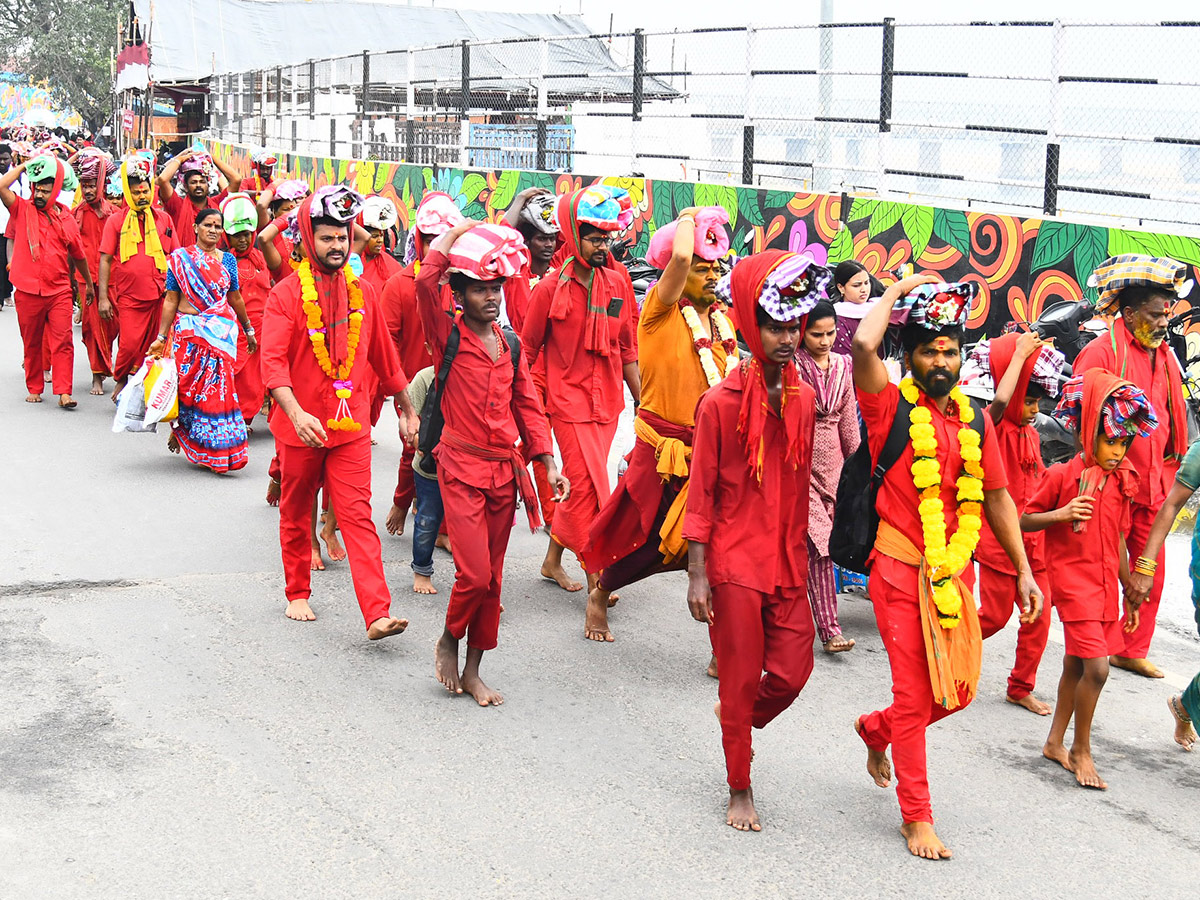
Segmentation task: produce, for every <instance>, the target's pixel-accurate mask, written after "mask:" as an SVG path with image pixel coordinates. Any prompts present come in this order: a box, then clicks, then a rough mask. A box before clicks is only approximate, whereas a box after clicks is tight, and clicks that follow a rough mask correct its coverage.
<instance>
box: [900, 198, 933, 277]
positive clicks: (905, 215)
mask: <svg viewBox="0 0 1200 900" xmlns="http://www.w3.org/2000/svg"><path fill="white" fill-rule="evenodd" d="M900 223H901V224H902V225H903V226H904V233H905V234H906V235H907V236H908V242H909V243H910V244H912V261H913V262H914V263H915V262H916V261H917V260H918V259H920V258H921V256H922V255H923V254H924V253H925V248H926V247H928V246H929V239H930V238H931V237H933V210H932V209H930V208H929V207H928V206H908V205H906V206H905V207H904V211H903V212H901V214H900Z"/></svg>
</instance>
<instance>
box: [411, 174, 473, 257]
mask: <svg viewBox="0 0 1200 900" xmlns="http://www.w3.org/2000/svg"><path fill="white" fill-rule="evenodd" d="M464 221H465V216H463V214H462V212H461V210H459V208H458V206H457V205H456V204H455V203H454V200H452V199H451V197H450V195H449V194H447V193H444V192H442V191H428V192H427V193H426V194H425V196H424V197H422V198H421V202H420V203H419V204H418V205H417V209H416V212H415V213H414V214H413V222H412V227H411V228H409V230H408V238H407V240H406V241H405V245H404V264H405V265H406V266H407V265H409V264H411V263H412V262H414V261H415V260H418V259H421V258H423V257H424V256H425V250H426V245H425V238H427V237H428V238H435V237H438V236H439V235H442V234H445V233H446V232H447V231H449V230H450V229H451V228H454V227H455V226H457V225H461V224H462V223H463V222H464Z"/></svg>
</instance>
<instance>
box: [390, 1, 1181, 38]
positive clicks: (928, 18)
mask: <svg viewBox="0 0 1200 900" xmlns="http://www.w3.org/2000/svg"><path fill="white" fill-rule="evenodd" d="M413 2H414V4H416V5H420V6H425V5H429V3H428V0H413ZM831 2H832V6H833V20H834V21H842V22H855V21H875V20H879V19H882V18H883V17H884V16H893V17H895V18H896V19H897V20H898V21H922V22H934V21H936V22H961V21H965V20H967V19H976V20H977V19H1004V20H1011V19H1029V18H1037V19H1046V18H1056V17H1057V18H1060V19H1064V20H1069V21H1092V22H1096V21H1102V22H1126V21H1139V22H1143V21H1160V20H1164V19H1168V20H1179V19H1187V20H1194V19H1196V18H1197V17H1198V16H1197V9H1196V6H1197V4H1196V2H1195V0H1139V2H1138V3H1136V4H1131V3H1128V2H1115V0H921V2H920V3H917V2H913V0H831ZM435 5H437V6H452V7H462V8H468V9H495V10H510V11H513V12H561V13H580V12H582V13H583V15H584V16H585V17H586V18H587V20H588V21H589V22H590V23H591V25H592V26H593V27H594V28H595V29H596V30H597V31H606V30H607V29H608V17H609V14H610V13H611V14H612V15H613V17H614V27H615V29H616V30H618V31H621V30H626V31H627V30H631V29H633V28H634V27H638V26H640V27H643V28H646V29H653V30H670V29H673V28H678V29H680V30H683V29H687V28H691V27H695V26H706V27H711V26H714V25H744V24H753V25H771V24H774V25H780V24H793V23H796V24H811V23H813V22H817V21H818V20H819V19H820V10H821V3H820V0H792V2H786V0H736V2H732V0H690V2H688V3H679V4H676V3H668V2H663V0H651V2H647V0H605V2H603V3H601V2H597V0H583V2H580V0H566V2H558V0H436V4H435ZM685 11H686V12H685Z"/></svg>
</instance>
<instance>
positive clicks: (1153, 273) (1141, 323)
mask: <svg viewBox="0 0 1200 900" xmlns="http://www.w3.org/2000/svg"><path fill="white" fill-rule="evenodd" d="M1186 278H1187V267H1186V266H1185V265H1183V264H1182V263H1180V262H1176V261H1175V260H1173V259H1166V258H1161V257H1152V256H1142V255H1140V254H1135V253H1126V254H1123V255H1121V256H1114V257H1110V258H1109V259H1106V260H1105V261H1104V262H1103V263H1101V265H1100V267H1099V268H1098V269H1097V270H1096V273H1095V274H1094V275H1093V276H1092V279H1091V280H1090V281H1089V284H1090V283H1091V282H1092V281H1094V282H1095V286H1096V287H1098V288H1099V289H1100V299H1099V301H1098V302H1097V304H1096V312H1097V313H1098V314H1099V315H1115V316H1116V319H1115V320H1114V321H1113V323H1112V325H1111V326H1110V327H1109V330H1108V332H1107V333H1105V334H1101V335H1097V337H1096V338H1095V340H1093V341H1092V342H1091V343H1090V344H1088V345H1087V346H1086V347H1084V348H1083V350H1082V351H1081V352H1080V354H1079V356H1078V357H1076V359H1075V366H1074V370H1075V372H1076V373H1083V372H1086V371H1087V370H1088V369H1093V368H1099V369H1104V370H1105V371H1106V372H1111V373H1112V374H1113V375H1116V376H1117V377H1118V378H1123V379H1125V380H1126V381H1130V382H1132V383H1133V384H1134V385H1136V386H1137V387H1139V388H1141V389H1142V391H1143V392H1144V393H1145V395H1146V397H1147V398H1148V399H1149V400H1150V405H1151V406H1153V407H1154V413H1155V415H1156V416H1157V417H1158V422H1159V427H1158V428H1156V429H1155V430H1154V431H1153V432H1151V434H1150V437H1149V438H1147V439H1146V440H1143V441H1134V442H1133V446H1132V447H1130V448H1129V462H1130V463H1131V464H1132V465H1133V467H1134V468H1135V469H1136V470H1137V473H1138V475H1139V476H1140V480H1139V483H1138V492H1137V495H1136V496H1135V497H1134V498H1133V513H1132V516H1133V525H1132V527H1131V528H1130V531H1129V534H1128V535H1127V536H1126V543H1127V544H1128V547H1129V558H1130V559H1137V558H1138V557H1139V556H1141V555H1142V550H1143V549H1144V547H1145V544H1146V538H1147V537H1149V536H1150V526H1151V525H1152V524H1153V522H1154V517H1155V515H1157V513H1158V510H1159V507H1161V506H1162V505H1163V503H1164V501H1165V500H1166V498H1167V494H1168V493H1170V491H1171V488H1172V487H1173V486H1174V484H1175V473H1176V472H1177V471H1179V463H1180V461H1181V460H1182V459H1183V455H1184V454H1185V453H1186V452H1187V445H1188V426H1187V412H1186V408H1185V406H1184V400H1183V375H1182V372H1181V370H1180V367H1179V360H1177V359H1176V358H1175V354H1174V353H1173V352H1172V350H1171V348H1170V346H1168V345H1167V344H1166V343H1165V340H1166V337H1167V320H1168V319H1169V318H1170V316H1171V307H1172V305H1173V304H1174V303H1175V301H1176V300H1177V299H1178V293H1179V291H1180V290H1181V289H1182V288H1183V285H1184V280H1185V279H1186ZM1165 569H1166V551H1165V550H1162V551H1160V552H1159V555H1158V569H1157V571H1156V572H1155V575H1154V586H1153V588H1151V590H1150V597H1149V599H1147V600H1146V602H1145V603H1143V604H1142V606H1141V609H1139V610H1138V613H1139V621H1138V626H1137V628H1136V629H1135V630H1134V631H1133V632H1131V633H1130V634H1127V635H1126V636H1125V649H1124V650H1123V651H1122V652H1121V653H1118V654H1114V655H1113V657H1112V658H1111V659H1110V660H1109V662H1110V663H1111V664H1112V665H1114V666H1116V667H1117V668H1118V669H1126V670H1128V671H1130V672H1135V673H1137V674H1138V675H1144V676H1146V677H1147V678H1162V677H1163V673H1162V670H1161V669H1159V668H1158V666H1156V665H1154V663H1152V662H1150V660H1149V659H1147V658H1146V657H1147V656H1148V654H1149V653H1150V641H1151V639H1152V638H1153V637H1154V623H1155V621H1156V620H1157V619H1158V605H1159V602H1160V601H1161V600H1162V592H1163V583H1164V570H1165Z"/></svg>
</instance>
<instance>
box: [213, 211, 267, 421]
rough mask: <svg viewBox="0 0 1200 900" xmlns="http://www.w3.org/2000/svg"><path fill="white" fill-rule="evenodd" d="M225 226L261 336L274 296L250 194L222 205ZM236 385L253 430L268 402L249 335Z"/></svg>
mask: <svg viewBox="0 0 1200 900" xmlns="http://www.w3.org/2000/svg"><path fill="white" fill-rule="evenodd" d="M221 216H222V225H223V226H224V230H225V240H226V242H227V243H228V244H229V250H230V252H232V253H233V256H234V258H235V259H236V260H237V268H238V287H239V289H240V290H241V293H242V302H243V303H244V304H245V305H246V316H247V318H249V320H250V327H251V328H252V329H253V330H254V333H255V334H258V333H259V332H261V330H262V319H263V310H265V309H266V306H267V295H268V294H269V293H270V292H271V273H270V271H269V270H268V268H267V262H266V260H265V259H263V255H262V251H260V250H258V249H257V248H256V247H255V246H254V229H255V226H256V225H257V223H258V210H257V209H255V207H254V201H253V200H251V199H250V195H249V194H230V195H229V196H228V197H226V198H225V199H224V200H222V201H221ZM234 383H235V385H236V390H237V397H238V405H239V406H240V407H241V410H242V418H243V419H244V420H245V422H246V426H247V427H249V426H250V423H251V422H253V421H254V417H255V416H256V415H258V413H259V412H260V411H261V410H262V407H263V401H264V399H265V398H266V389H265V388H264V386H263V377H262V354H261V353H251V352H250V347H249V344H248V343H247V340H246V335H245V333H239V334H238V348H237V361H236V362H235V364H234Z"/></svg>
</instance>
